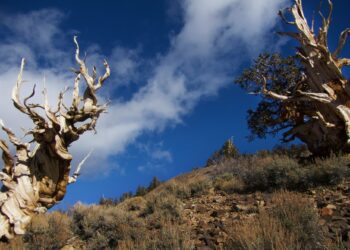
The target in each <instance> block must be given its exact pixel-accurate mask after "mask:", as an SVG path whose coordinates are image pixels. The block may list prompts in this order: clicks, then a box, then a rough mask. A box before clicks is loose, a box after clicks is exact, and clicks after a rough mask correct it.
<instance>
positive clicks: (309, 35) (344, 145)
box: [262, 0, 350, 155]
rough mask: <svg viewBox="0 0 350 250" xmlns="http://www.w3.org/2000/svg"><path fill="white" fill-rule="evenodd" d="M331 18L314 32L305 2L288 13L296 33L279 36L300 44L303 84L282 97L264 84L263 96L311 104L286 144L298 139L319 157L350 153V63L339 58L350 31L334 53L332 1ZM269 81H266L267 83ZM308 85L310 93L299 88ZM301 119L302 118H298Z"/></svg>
mask: <svg viewBox="0 0 350 250" xmlns="http://www.w3.org/2000/svg"><path fill="white" fill-rule="evenodd" d="M328 2H329V7H330V10H329V14H328V16H327V17H323V16H322V14H321V18H322V26H321V27H320V28H319V31H318V32H315V31H314V27H313V23H314V22H313V21H312V25H311V26H309V24H308V23H307V20H306V18H305V16H304V13H303V8H302V1H301V0H295V4H294V5H293V6H292V7H291V8H289V9H288V11H289V12H290V13H291V14H292V16H293V17H294V20H293V21H287V20H286V18H285V17H284V15H283V12H282V11H281V12H280V16H281V17H282V19H283V20H284V21H285V22H286V23H288V24H289V25H293V26H295V27H296V29H297V31H296V32H280V34H282V35H287V36H290V37H292V38H294V39H296V40H297V41H298V42H299V48H298V52H297V55H298V57H299V58H300V60H301V63H302V65H303V66H304V68H305V71H304V73H305V75H304V76H303V80H302V81H301V82H300V83H298V84H297V85H296V88H295V91H293V92H292V93H290V94H288V95H280V94H278V93H274V92H271V91H268V90H267V89H266V81H265V84H263V86H264V87H263V91H262V93H263V94H265V95H266V96H268V97H270V98H274V99H277V100H280V101H282V102H284V103H286V104H287V103H288V104H290V103H294V105H299V106H300V105H302V104H300V103H301V102H310V103H312V106H313V107H314V108H313V110H311V111H310V110H308V111H305V113H303V115H302V119H299V120H298V121H297V122H296V126H295V127H293V128H292V129H291V130H289V131H287V132H286V133H285V134H284V139H285V140H286V141H289V140H292V139H294V138H295V137H297V138H299V139H301V140H302V141H303V142H305V143H306V144H307V145H308V147H309V149H310V151H311V152H313V153H314V154H316V155H324V154H329V153H330V152H332V151H334V152H337V151H343V152H350V88H349V84H350V83H349V81H348V80H347V79H346V78H345V77H344V75H343V74H342V68H343V67H344V66H348V65H350V59H347V58H339V53H340V51H341V50H342V48H343V46H344V44H345V41H346V38H347V35H348V33H349V32H350V29H346V30H345V31H343V32H342V33H341V35H340V39H339V45H338V47H337V49H336V50H335V51H334V52H333V53H331V52H330V50H329V48H328V43H327V35H328V29H329V25H330V22H331V16H332V2H331V1H330V0H329V1H328ZM265 80H266V79H265ZM302 85H304V86H305V85H306V86H307V89H308V91H302V90H301V88H299V87H298V86H302ZM299 118H300V117H299Z"/></svg>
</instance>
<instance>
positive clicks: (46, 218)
mask: <svg viewBox="0 0 350 250" xmlns="http://www.w3.org/2000/svg"><path fill="white" fill-rule="evenodd" d="M70 226H71V219H70V218H69V217H68V216H67V214H65V213H61V212H58V211H55V212H52V213H48V214H45V215H44V214H38V215H35V216H34V217H33V219H32V221H31V223H30V224H29V226H28V227H27V232H26V234H25V235H24V236H23V243H24V248H23V249H33V250H34V249H35V250H41V249H61V248H62V247H63V246H64V245H65V244H66V242H67V241H68V240H69V239H70V238H72V237H73V233H72V231H71V230H70ZM15 249H22V248H15Z"/></svg>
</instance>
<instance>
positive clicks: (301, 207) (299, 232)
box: [225, 191, 325, 250]
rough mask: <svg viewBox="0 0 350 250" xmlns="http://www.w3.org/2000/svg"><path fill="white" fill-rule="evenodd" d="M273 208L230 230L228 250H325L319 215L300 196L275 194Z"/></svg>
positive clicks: (287, 193)
mask: <svg viewBox="0 0 350 250" xmlns="http://www.w3.org/2000/svg"><path fill="white" fill-rule="evenodd" d="M272 201H273V204H274V208H273V209H272V210H271V211H260V213H259V214H258V215H257V216H256V217H255V218H253V219H251V220H250V221H249V222H247V221H244V222H242V223H237V224H235V225H234V226H233V227H232V228H231V237H230V239H229V241H228V242H227V244H226V246H225V247H226V249H242V250H243V249H251V250H255V249H256V250H258V249H276V250H277V249H279V250H287V249H288V250H291V249H293V250H294V249H295V250H296V249H325V248H324V245H325V244H324V238H323V235H322V231H321V229H320V228H319V226H318V224H317V223H318V217H317V212H316V211H315V209H314V208H313V206H312V204H311V203H310V202H309V201H308V200H307V199H305V198H303V197H302V196H301V195H300V194H296V193H293V192H287V191H281V192H277V193H275V194H274V195H273V198H272Z"/></svg>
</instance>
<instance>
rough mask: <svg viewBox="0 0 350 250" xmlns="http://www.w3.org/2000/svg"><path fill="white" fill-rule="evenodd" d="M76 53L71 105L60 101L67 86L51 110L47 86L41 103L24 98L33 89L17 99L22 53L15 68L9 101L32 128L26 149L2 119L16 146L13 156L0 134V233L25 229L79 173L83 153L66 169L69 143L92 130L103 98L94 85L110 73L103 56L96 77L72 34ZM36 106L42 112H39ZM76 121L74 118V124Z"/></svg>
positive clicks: (102, 109)
mask: <svg viewBox="0 0 350 250" xmlns="http://www.w3.org/2000/svg"><path fill="white" fill-rule="evenodd" d="M74 42H75V44H76V54H75V59H76V62H77V64H78V65H79V69H77V70H75V74H76V78H75V82H74V88H73V100H72V104H71V106H70V107H67V106H66V105H65V104H64V103H63V96H64V94H65V93H66V91H67V89H66V90H64V91H63V92H61V93H60V94H59V96H58V104H57V107H56V109H55V110H51V107H50V106H49V104H48V99H47V93H46V89H44V91H43V93H44V96H45V103H44V105H40V104H32V103H28V101H29V99H30V98H31V97H33V96H34V94H35V86H34V88H33V92H32V93H31V94H30V95H29V96H28V97H26V98H24V100H23V102H21V100H20V97H19V93H20V88H21V85H22V83H23V81H22V74H23V70H24V65H25V60H24V59H22V63H21V68H20V73H19V75H18V79H17V82H16V84H15V86H14V88H13V92H12V101H13V104H14V106H15V107H16V108H17V109H18V110H19V111H21V112H22V113H24V114H26V115H27V116H29V117H30V118H31V120H32V121H33V123H34V125H35V126H34V128H33V129H31V130H29V131H27V132H26V135H31V136H32V137H33V142H35V146H34V148H33V149H30V144H29V143H24V142H22V141H21V140H20V139H19V138H17V137H16V135H15V134H14V133H13V132H12V131H11V130H10V129H9V128H7V127H6V126H5V125H4V123H3V122H2V121H1V123H0V127H1V128H2V130H4V132H5V133H6V134H7V135H8V139H9V141H10V143H12V144H13V145H14V146H15V149H16V155H15V156H13V155H12V154H11V152H10V150H9V147H8V145H7V144H6V142H5V141H4V140H0V148H1V149H2V151H3V154H2V159H3V161H4V167H3V170H2V171H1V172H0V179H1V181H2V183H3V187H2V190H1V192H0V237H2V238H7V239H11V238H12V237H13V235H14V234H24V233H25V228H26V226H27V225H28V223H29V222H30V220H31V217H32V215H33V214H35V213H43V212H46V211H47V209H48V208H50V207H52V206H54V205H55V204H56V203H57V202H59V201H60V200H62V199H63V197H64V195H65V193H66V189H67V185H68V184H70V183H74V182H75V181H76V180H77V177H78V176H79V171H80V168H81V165H82V164H83V163H84V161H85V160H86V159H87V157H88V156H89V155H88V156H87V157H86V158H85V159H83V161H82V162H81V163H80V164H79V165H78V167H77V168H76V169H77V170H76V171H75V172H74V173H73V174H72V175H70V169H71V160H72V155H71V154H69V152H68V146H69V145H70V144H71V143H72V142H74V141H76V140H78V139H79V136H80V135H81V134H83V133H84V132H86V131H88V130H94V129H95V125H96V122H97V119H98V117H99V116H100V114H101V113H103V112H105V111H106V108H107V104H104V105H99V104H97V98H96V95H95V93H96V91H97V90H98V89H99V88H101V87H102V85H103V83H104V81H105V80H106V79H107V78H108V77H109V75H110V68H109V65H108V64H107V62H106V61H105V63H104V65H105V68H106V72H105V74H104V75H103V76H101V77H97V72H96V68H95V67H94V68H93V72H92V75H89V73H88V69H87V67H86V65H85V62H84V61H83V60H82V59H80V57H79V46H78V43H77V39H76V37H74ZM81 78H84V80H85V83H86V86H87V87H86V89H85V91H84V95H83V96H82V97H81V96H79V92H80V91H79V87H80V80H81ZM38 109H41V110H43V111H44V113H45V115H40V114H39V113H38V112H37V110H38ZM78 123H79V124H78Z"/></svg>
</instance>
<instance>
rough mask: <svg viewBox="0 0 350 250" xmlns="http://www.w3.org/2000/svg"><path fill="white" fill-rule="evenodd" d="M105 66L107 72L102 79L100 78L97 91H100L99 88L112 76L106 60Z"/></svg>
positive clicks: (96, 87)
mask: <svg viewBox="0 0 350 250" xmlns="http://www.w3.org/2000/svg"><path fill="white" fill-rule="evenodd" d="M103 65H104V66H105V68H106V72H105V74H104V75H103V76H102V77H99V78H98V82H97V84H96V86H95V90H98V89H99V88H101V87H102V84H103V82H104V81H105V80H106V79H107V78H108V77H109V76H110V75H111V69H110V68H109V65H108V63H107V61H106V60H104V63H103Z"/></svg>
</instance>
